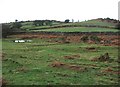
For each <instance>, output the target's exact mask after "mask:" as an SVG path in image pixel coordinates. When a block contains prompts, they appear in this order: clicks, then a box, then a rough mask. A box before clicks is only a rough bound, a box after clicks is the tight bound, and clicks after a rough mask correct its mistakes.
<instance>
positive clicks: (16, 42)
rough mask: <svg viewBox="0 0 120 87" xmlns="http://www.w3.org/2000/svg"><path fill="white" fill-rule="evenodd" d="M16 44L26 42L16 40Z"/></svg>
mask: <svg viewBox="0 0 120 87" xmlns="http://www.w3.org/2000/svg"><path fill="white" fill-rule="evenodd" d="M15 42H16V43H24V42H25V40H15Z"/></svg>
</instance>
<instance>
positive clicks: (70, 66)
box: [50, 61, 87, 72]
mask: <svg viewBox="0 0 120 87" xmlns="http://www.w3.org/2000/svg"><path fill="white" fill-rule="evenodd" d="M50 66H52V67H56V68H64V69H70V70H75V71H82V72H84V71H86V70H87V68H86V67H83V66H79V65H73V64H66V63H62V62H59V61H54V62H52V63H51V65H50Z"/></svg>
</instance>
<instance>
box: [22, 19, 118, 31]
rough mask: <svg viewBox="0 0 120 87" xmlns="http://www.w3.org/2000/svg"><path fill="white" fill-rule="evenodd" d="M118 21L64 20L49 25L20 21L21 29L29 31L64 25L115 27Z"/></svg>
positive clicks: (62, 26) (63, 26)
mask: <svg viewBox="0 0 120 87" xmlns="http://www.w3.org/2000/svg"><path fill="white" fill-rule="evenodd" d="M117 23H118V21H117V20H114V19H108V18H106V19H102V18H99V19H92V20H88V21H83V22H75V23H71V22H70V23H64V22H59V21H57V22H52V24H51V25H42V26H35V25H33V22H31V21H30V22H24V23H22V27H21V28H22V29H23V30H27V31H31V30H41V29H42V30H43V29H53V28H65V27H97V28H113V29H114V28H115V27H116V25H117Z"/></svg>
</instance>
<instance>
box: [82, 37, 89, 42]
mask: <svg viewBox="0 0 120 87" xmlns="http://www.w3.org/2000/svg"><path fill="white" fill-rule="evenodd" d="M81 40H82V41H83V42H87V41H88V40H89V38H88V36H83V37H82V38H81Z"/></svg>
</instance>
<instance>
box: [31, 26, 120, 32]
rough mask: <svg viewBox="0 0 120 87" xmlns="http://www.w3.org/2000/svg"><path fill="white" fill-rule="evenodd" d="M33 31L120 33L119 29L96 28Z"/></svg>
mask: <svg viewBox="0 0 120 87" xmlns="http://www.w3.org/2000/svg"><path fill="white" fill-rule="evenodd" d="M33 31H36V32H37V31H46V32H118V30H117V29H109V28H95V27H67V28H53V29H42V30H39V29H38V30H33Z"/></svg>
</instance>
